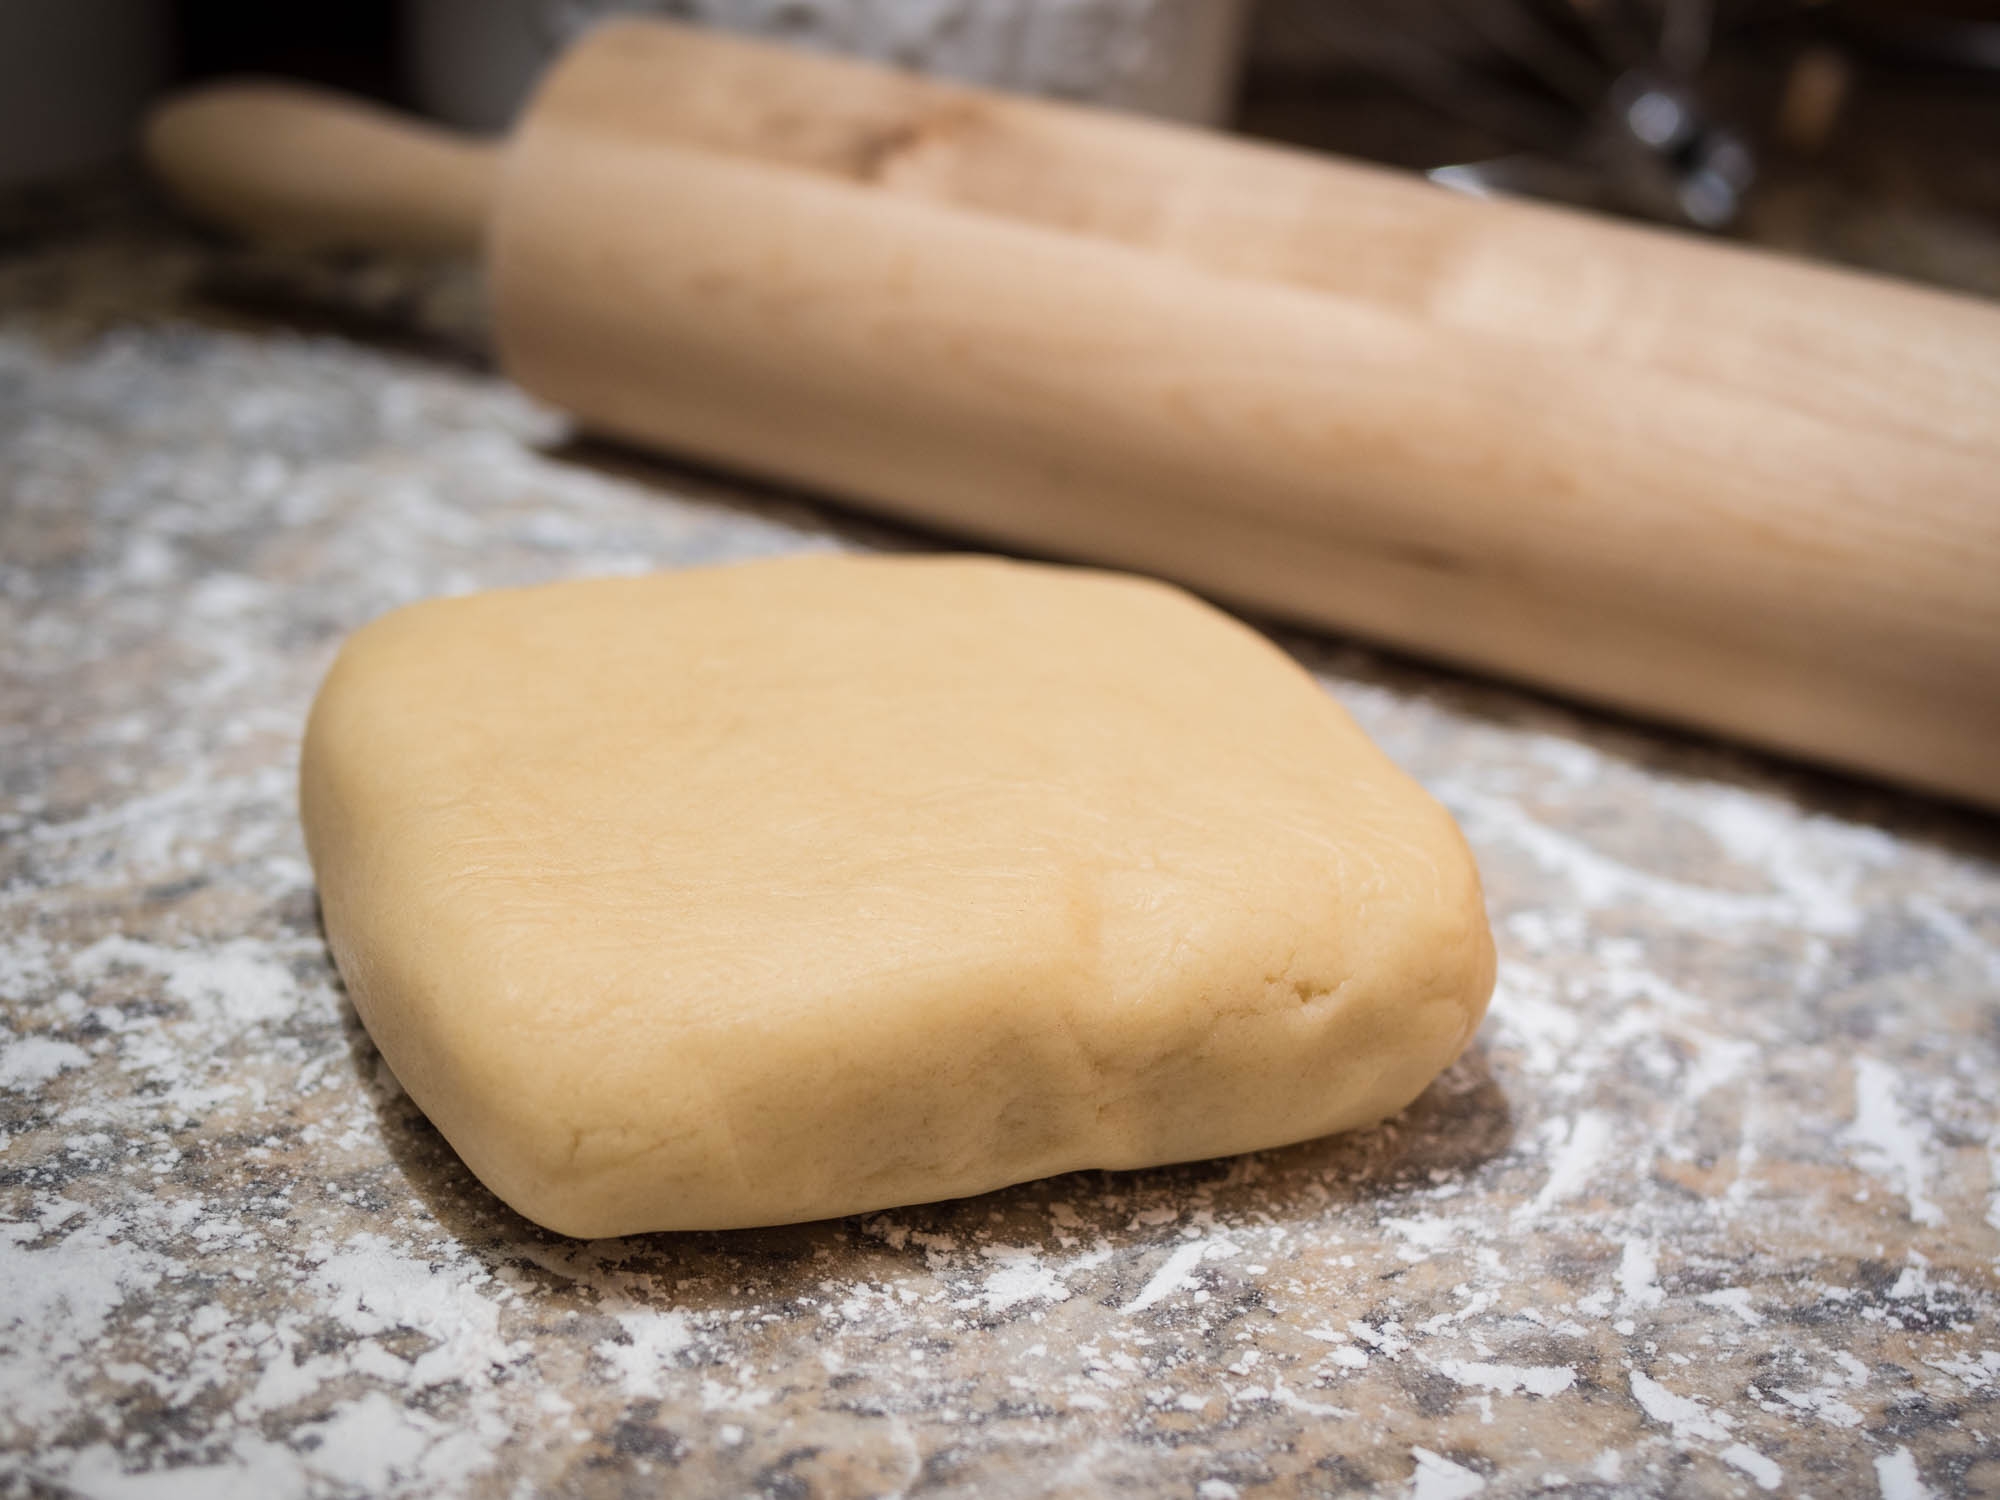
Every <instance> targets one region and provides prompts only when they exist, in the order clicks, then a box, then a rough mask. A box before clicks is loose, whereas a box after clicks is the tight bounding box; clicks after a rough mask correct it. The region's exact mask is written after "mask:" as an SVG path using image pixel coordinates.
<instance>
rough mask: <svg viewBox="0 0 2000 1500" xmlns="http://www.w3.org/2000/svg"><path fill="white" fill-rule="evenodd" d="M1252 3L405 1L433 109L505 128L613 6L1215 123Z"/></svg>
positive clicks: (1228, 94) (448, 117) (415, 74)
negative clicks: (568, 48)
mask: <svg viewBox="0 0 2000 1500" xmlns="http://www.w3.org/2000/svg"><path fill="white" fill-rule="evenodd" d="M1247 9H1248V0H406V8H405V12H404V14H405V28H406V29H405V40H406V43H407V47H408V60H409V65H410V70H411V83H412V85H413V87H414V90H415V92H416V96H417V102H418V104H419V106H420V107H422V108H423V109H424V110H425V111H426V112H427V113H430V114H433V115H435V116H437V117H438V118H439V119H442V120H445V121H448V122H449V123H452V124H455V125H459V126H462V127H464V128H466V129H470V130H481V131H493V130H500V129H504V128H505V126H506V125H507V123H508V122H509V121H511V120H512V119H513V117H514V113H515V111H516V110H517V109H518V108H519V107H520V104H521V100H522V99H523V97H524V96H525V95H526V93H527V91H528V89H529V87H530V86H532V84H533V82H534V80H535V78H536V76H537V75H538V74H539V73H540V72H541V70H542V68H543V67H544V66H546V65H547V63H548V61H549V60H550V59H551V58H552V57H553V56H554V55H555V54H556V53H557V52H558V51H560V50H561V49H562V47H563V46H564V45H565V44H566V43H567V42H568V41H569V40H570V38H572V37H573V36H575V35H576V34H577V32H578V31H580V30H581V29H582V28H584V27H585V26H588V25H589V24H590V23H592V22H593V21H596V20H598V19H600V18H602V17H603V16H606V15H610V14H612V13H614V12H627V13H630V12H639V13H651V14H655V15H662V16H670V17H673V18H675V19H680V20H692V21H698V22H701V23H703V24H707V25H714V26H721V27H726V28H728V29H729V30H732V31H741V32H744V33H747V34H750V35H756V36H766V37H770V38H772V39H774V40H782V41H791V42H797V43H799V44H800V45H803V46H810V47H818V48H823V49H826V50H828V51H838V52H847V53H852V54H854V55H855V56H859V57H867V58H873V59H875V60H877V61H881V62H890V63H896V64H899V65H901V66H904V67H910V68H916V69H919V70H921V71H923V72H927V73H935V74H938V75H940V76H942V77H946V78H958V79H963V80H965V81H967V82H971V83H981V84H988V85H991V86H993V87H996V88H1005V89H1014V90H1017V91H1019V92H1022V93H1030V94H1046V95H1051V96H1054V97H1057V98H1064V99H1080V100H1087V101H1090V102H1093V103H1098V104H1106V105H1111V106H1113V107H1116V108H1120V109H1132V110H1139V111H1142V112H1144V113H1147V114H1155V115H1162V116H1165V117H1167V118H1170V119H1179V120H1190V121H1195V122H1198V123H1207V124H1212V123H1215V122H1216V121H1218V120H1220V119H1221V118H1222V117H1223V116H1224V114H1226V113H1227V111H1228V109H1229V106H1230V103H1231V100H1232V99H1233V97H1234V93H1235V87H1236V75H1237V66H1238V62H1239V60H1240V57H1241V53H1242V42H1243V32H1244V22H1245V17H1246V12H1247Z"/></svg>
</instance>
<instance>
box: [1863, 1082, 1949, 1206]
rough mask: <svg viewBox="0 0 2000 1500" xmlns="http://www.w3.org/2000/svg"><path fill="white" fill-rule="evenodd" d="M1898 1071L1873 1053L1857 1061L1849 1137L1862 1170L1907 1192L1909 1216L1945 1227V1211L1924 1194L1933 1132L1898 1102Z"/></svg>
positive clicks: (1903, 1193)
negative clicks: (1852, 1114) (1919, 1123)
mask: <svg viewBox="0 0 2000 1500" xmlns="http://www.w3.org/2000/svg"><path fill="white" fill-rule="evenodd" d="M1898 1082H1899V1080H1898V1079H1897V1077H1896V1070H1895V1069H1894V1068H1892V1067H1890V1066H1889V1065H1888V1064H1887V1063H1884V1062H1879V1061H1877V1060H1876V1059H1875V1058H1872V1057H1864V1058H1860V1059H1858V1060H1857V1061H1856V1062H1855V1064H1854V1123H1853V1124H1851V1125H1850V1126H1849V1127H1848V1128H1847V1132H1846V1138H1847V1140H1848V1141H1849V1143H1850V1144H1852V1145H1853V1146H1854V1147H1855V1148H1856V1149H1855V1152H1854V1159H1855V1161H1856V1162H1858V1163H1859V1164H1860V1166H1861V1168H1862V1170H1863V1171H1866V1172H1868V1173H1871V1174H1872V1175H1874V1176H1876V1177H1879V1178H1881V1179H1882V1180H1883V1181H1885V1182H1887V1183H1889V1184H1890V1185H1891V1186H1892V1187H1894V1188H1895V1190H1896V1191H1897V1192H1898V1193H1900V1194H1902V1195H1903V1197H1904V1199H1906V1200H1907V1201H1908V1203H1909V1206H1910V1218H1911V1219H1912V1220H1914V1221H1915V1222H1916V1223H1919V1224H1929V1225H1933V1226H1941V1225H1942V1224H1943V1223H1944V1221H1945V1219H1944V1211H1943V1210H1942V1209H1940V1208H1939V1207H1938V1206H1937V1205H1936V1204H1935V1203H1933V1202H1931V1200H1930V1199H1929V1198H1928V1197H1926V1196H1925V1190H1926V1188H1927V1187H1928V1185H1929V1182H1930V1161H1929V1152H1928V1145H1929V1135H1928V1132H1926V1131H1925V1130H1923V1129H1922V1128H1921V1127H1920V1126H1919V1125H1917V1124H1915V1123H1913V1122H1912V1121H1911V1120H1910V1119H1909V1118H1907V1117H1906V1116H1905V1115H1904V1114H1903V1111H1902V1107H1901V1105H1899V1104H1898V1103H1897V1101H1896V1091H1897V1084H1898Z"/></svg>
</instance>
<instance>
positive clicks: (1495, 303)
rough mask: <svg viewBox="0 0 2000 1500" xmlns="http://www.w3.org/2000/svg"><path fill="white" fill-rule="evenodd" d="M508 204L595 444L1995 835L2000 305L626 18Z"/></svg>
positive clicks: (521, 323)
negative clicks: (1367, 650) (1454, 668)
mask: <svg viewBox="0 0 2000 1500" xmlns="http://www.w3.org/2000/svg"><path fill="white" fill-rule="evenodd" d="M431 144H436V143H435V142H432V143H431ZM482 172H483V173H486V174H487V175H483V176H482V175H481V174H482ZM389 175H390V176H391V177H392V178H393V179H394V180H396V181H399V182H403V181H408V180H409V175H410V174H409V169H408V166H407V164H405V165H404V166H402V167H399V168H398V169H397V171H396V172H395V173H393V174H389ZM460 175H461V178H462V180H463V181H464V182H466V183H469V184H476V186H474V187H472V188H470V189H469V190H468V194H469V195H468V196H467V197H466V198H463V199H461V200H459V201H461V202H466V201H473V199H476V198H477V197H478V196H479V195H480V194H483V193H488V192H493V191H494V179H493V178H492V176H491V175H490V169H489V168H483V167H476V166H475V167H473V168H469V169H467V170H465V171H463V172H461V174H460ZM497 182H498V187H497V195H496V208H495V214H494V220H493V223H492V226H491V228H490V230H489V232H488V235H487V241H486V242H487V248H488V252H489V255H490V257H491V263H492V272H493V282H494V292H495V303H496V324H497V336H498V341H499V346H500V350H501V354H502V359H503V363H504V365H505V366H506V368H507V369H508V371H509V373H510V374H512V375H513V376H514V377H515V378H516V379H518V380H519V381H520V382H521V383H522V384H524V385H525V386H527V387H528V388H529V389H530V390H532V391H534V392H536V393H537V394H539V395H541V396H544V397H546V398H548V399H550V400H553V401H555V402H557V403H558V404H561V405H563V406H566V407H568V408H569V409H570V410H572V411H573V412H575V413H576V414H577V415H578V416H579V417H580V418H582V419H583V420H584V421H585V422H586V423H587V424H589V425H590V426H592V427H594V428H595V429H597V430H599V431H602V432H605V433H607V434H611V435H615V436H618V437H622V438H625V439H629V440H632V441H636V442H641V443H647V444H653V445H658V446H664V447H667V448H671V449H675V450H677V451H680V452H684V453H688V454H691V455H695V456H698V457H701V458H704V459H707V460H710V461H713V462H717V463H721V464H724V465H729V466H733V467H736V468H739V469H742V470H746V471H750V472H754V473H759V474H763V475H768V476H772V477H776V478H781V479H784V480H788V481H793V482H797V483H801V484H805V485H809V486H812V487H814V488H817V489H819V490H822V491H824V492H828V493H832V494H836V495H839V496H843V497H846V498H848V499H851V500H853V501H855V502H856V503H859V504H863V505H867V506H870V507H873V508H876V509H879V510H886V511H889V512H891V513H894V514H898V515H901V516H905V517H909V518H911V519H915V520H919V521H923V522H927V523H931V524H942V525H946V526H949V527H952V528H954V529H956V530H958V531H961V532H963V533H965V534H968V535H972V536H976V537H980V538H983V539H985V540H988V541H992V542H996V543H999V544H1002V545H1007V546H1012V547H1017V548H1023V549H1026V550H1029V551H1034V552H1040V553H1046V554H1052V555H1057V556H1063V557H1071V558H1076V559H1080V560H1090V561H1097V562H1106V563H1112V564H1117V565H1120V566H1125V567H1132V568H1138V569H1142V570H1145V571H1150V572H1155V573H1159V574H1162V575H1164V576H1168V577H1172V578H1176V579H1179V580H1180V581H1182V582H1185V583H1189V584H1192V585H1193V586H1195V587H1197V588H1200V589H1203V590H1205V591H1207V592H1209V593H1211V594H1214V595H1216V596H1217V597H1220V598H1223V599H1225V600H1228V601H1231V602H1233V603H1236V604H1238V605H1242V606H1245V607H1249V608H1252V609H1257V610H1263V611H1267V612H1271V613H1274V614H1277V615H1281V616H1284V617H1287V618H1291V619H1295V620H1299V621H1303V622H1306V623H1310V624H1315V625H1321V626H1330V627H1333V628H1336V629H1339V630H1343V631H1351V632H1354V633H1357V634H1360V635H1363V636H1367V637H1370V638H1372V639H1376V640H1380V641H1384V642H1388V643H1391V644H1395V645H1398V646H1402V647H1406V648H1409V649H1412V650H1417V651H1420V652H1423V653H1425V654H1429V655H1432V656H1436V657H1441V658H1444V659H1446V660H1450V661H1454V662H1458V663H1462V664H1466V665H1469V666H1474V667H1478V668H1481V669H1486V670H1491V671H1495V672H1499V673H1502V674H1505V675H1508V676H1511V677H1514V678H1516V679H1520V680H1525V681H1528V682H1532V683H1536V684H1540V685H1543V686H1547V687H1551V688H1554V689H1557V690H1560V691H1565V692H1569V693H1573V694H1577V695H1580V696H1583V697H1586V698H1589V699H1592V700H1594V701H1597V702H1600V703H1605V704H1610V705H1613V706H1616V707H1619V708H1624V709H1628V710H1632V711H1635V712H1639V713H1644V714H1650V715H1654V716H1658V717H1662V718H1666V719H1670V720H1673V721H1676V722H1680V723H1683V724H1688V725H1693V726H1697V727H1701V728H1706V729H1710V730H1715V731H1719V732H1722V733H1724V734H1728V735H1733V736H1736V737H1740V738H1743V739H1746V740H1749V741H1751V742H1753V743H1756V744H1760V745H1763V746H1766V747H1770V748H1774V749H1778V750H1781V751H1786V752H1791V753H1796V754H1800V755H1803V756H1807V757H1809V758H1812V759H1816V760H1819V761H1823V762H1827V763H1830V764H1834V765H1838V766H1843V767H1847V768H1850V769H1856V770H1862V771H1866V772H1870V773H1874V774H1879V775H1883V776H1888V777H1891V778H1893V779H1896V780H1899V781H1903V782H1906V783H1909V784H1913V785H1917V786H1922V787H1927V788H1930V789H1933V790H1938V791H1943V792H1947V793H1951V794H1955V795H1959V796H1963V797H1968V798H1971V799H1973V800H1977V801H1983V802H1986V803H1989V804H1993V805H2000V415H1996V414H2000V310H1996V309H1994V308H1992V307H1991V306H1988V305H1986V304H1982V303H1979V302H1976V301H1973V300H1971V299H1967V298H1961V297H1954V296H1949V295H1946V294H1942V293H1936V292H1929V291H1924V290H1920V289H1917V288H1914V287H1908V286H1902V285H1898V284H1895V283H1892V282H1887V281H1884V280H1880V279H1877V278H1871V277H1866V276H1861V275H1856V274H1853V273H1847V272H1840V271H1835V270H1831V269H1827V268H1816V267H1810V266H1806V265H1801V264H1796V263H1791V262H1787V261H1784V260H1781V259H1778V258H1776V257H1769V256H1763V255H1758V254H1754V253H1750V252H1746V251H1742V250H1738V249H1733V248H1729V247H1723V246H1717V245H1709V244H1703V243H1698V242H1695V241H1692V240H1685V239H1682V238H1680V237H1677V236H1672V235H1667V234H1663V233H1658V232H1650V231H1644V230H1638V229H1633V228H1629V227H1624V226H1618V225H1613V224H1608V223H1602V222H1599V221H1595V220H1592V219H1590V218H1588V217H1585V216H1582V215H1577V214H1571V213H1566V212H1563V211H1559V210H1551V209H1546V208H1540V207H1532V206H1524V205H1500V204H1480V203H1472V202H1468V201H1465V200H1460V199H1456V198H1453V197H1451V196H1450V195H1447V194H1444V193H1442V192H1440V191H1438V190H1436V189H1433V188H1431V187H1429V186H1428V185H1425V184H1422V183H1419V182H1415V181H1411V180H1408V179H1404V178H1399V177H1397V176H1395V175H1394V174H1389V173H1384V172H1378V171H1374V170H1372V169H1367V168H1362V167H1357V166H1353V165H1349V164H1343V163H1339V162H1335V161H1330V160H1326V159H1323V158H1316V157H1311V156H1308V155H1305V154H1303V153H1297V152H1290V151H1284V150H1279V149H1276V148H1269V147H1260V146H1255V145H1251V144H1248V143H1244V142H1239V141H1232V140H1229V139H1227V138H1224V137H1220V136H1212V135H1207V134H1204V133H1201V132H1196V131H1190V130H1186V129H1181V128H1177V127H1172V126H1164V125H1159V124H1155V123H1151V122H1144V121H1137V120H1131V119H1126V118H1122V117H1117V116H1112V115H1108V114H1103V113H1099V112H1094V111H1089V110H1082V109H1077V108H1072V107H1067V106H1062V105H1055V104H1049V103H1043V102H1039V101H1033V100H1025V99H1010V98H1005V97H1002V96H996V95H990V94H982V93H978V92H975V91H970V90H964V89H958V88H953V87H950V86H946V85H941V84H937V83H933V82H928V81H925V80H920V79H914V78H909V77H906V76H904V75H900V74H895V73H890V72H886V71H883V70H879V69H874V68H869V67H865V66H862V65H857V64H853V63H847V62H841V61H837V60H834V59H827V58H818V57H810V56H805V55H801V54H796V53H790V52H786V51H783V50H780V49H775V48H769V47H762V46H758V45H755V44H750V43H745V42H742V41H738V40H734V39H729V38H725V37H721V36H717V35H713V34H706V33H701V32H694V31H688V30H685V29H682V28H677V27H672V26H667V25H662V24H659V23H652V22H619V23H613V24H610V25H607V26H604V27H602V28H599V29H598V30H596V31H594V32H592V33H591V34H589V35H588V36H587V37H586V38H585V39H584V40H583V41H582V42H581V43H579V44H578V45H577V46H576V47H575V48H573V49H572V50H571V51H570V53H569V54H568V55H567V56H566V57H565V58H564V59H563V60H562V61H561V62H560V63H559V64H558V65H557V66H556V68H555V69H554V70H553V71H552V73H551V75H550V77H549V78H548V79H547V80H546V81H545V83H544V85H543V87H542V88H541V90H540V91H539V93H538V95H537V97H536V99H535V101H534V104H533V106H532V108H531V109H530V111H529V112H528V114H527V116H526V118H525V120H524V123H523V125H522V127H521V128H520V130H519V131H518V132H517V135H516V137H515V139H514V140H513V142H512V143H511V144H510V146H509V147H508V150H507V156H506V161H505V165H504V168H503V169H502V171H501V172H500V174H499V177H498V179H497Z"/></svg>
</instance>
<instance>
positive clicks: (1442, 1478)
mask: <svg viewBox="0 0 2000 1500" xmlns="http://www.w3.org/2000/svg"><path fill="white" fill-rule="evenodd" d="M1410 1456H1411V1457H1412V1458H1414V1459H1415V1460H1416V1461H1417V1472H1416V1473H1415V1474H1413V1475H1411V1476H1410V1500H1466V1497H1467V1496H1469V1495H1476V1494H1478V1493H1479V1492H1480V1491H1481V1490H1483V1489H1485V1488H1486V1480H1485V1478H1484V1477H1483V1476H1481V1475H1478V1474H1475V1473H1473V1472H1472V1470H1470V1469H1468V1468H1465V1467H1464V1466H1463V1465H1460V1464H1455V1463H1453V1462H1452V1461H1451V1460H1450V1459H1448V1458H1446V1457H1444V1455H1442V1454H1439V1453H1433V1452H1431V1450H1430V1449H1428V1448H1412V1449H1411V1450H1410Z"/></svg>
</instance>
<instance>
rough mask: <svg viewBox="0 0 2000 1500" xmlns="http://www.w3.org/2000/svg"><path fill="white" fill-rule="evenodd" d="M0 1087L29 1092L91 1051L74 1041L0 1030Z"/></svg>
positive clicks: (79, 1064)
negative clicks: (21, 1034) (22, 1034)
mask: <svg viewBox="0 0 2000 1500" xmlns="http://www.w3.org/2000/svg"><path fill="white" fill-rule="evenodd" d="M0 1036H4V1037H5V1038H6V1039H5V1040H4V1041H0V1089H12V1090H13V1091H15V1092H16V1093H22V1094H26V1093H32V1092H34V1090H36V1089H38V1088H40V1087H41V1086H42V1085H43V1084H45V1083H47V1082H48V1081H49V1080H50V1079H51V1078H54V1077H56V1076H57V1075H58V1074H61V1073H67V1072H69V1071H70V1070H71V1069H72V1068H80V1067H82V1066H83V1065H84V1064H85V1063H87V1062H89V1061H90V1054H89V1053H88V1052H86V1051H84V1050H83V1048H81V1047H79V1046H77V1045H76V1044H75V1043H74V1042H58V1041H56V1040H54V1039H53V1038H51V1037H45V1036H22V1037H17V1036H12V1035H8V1034H7V1033H6V1032H5V1031H4V1030H0Z"/></svg>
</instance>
